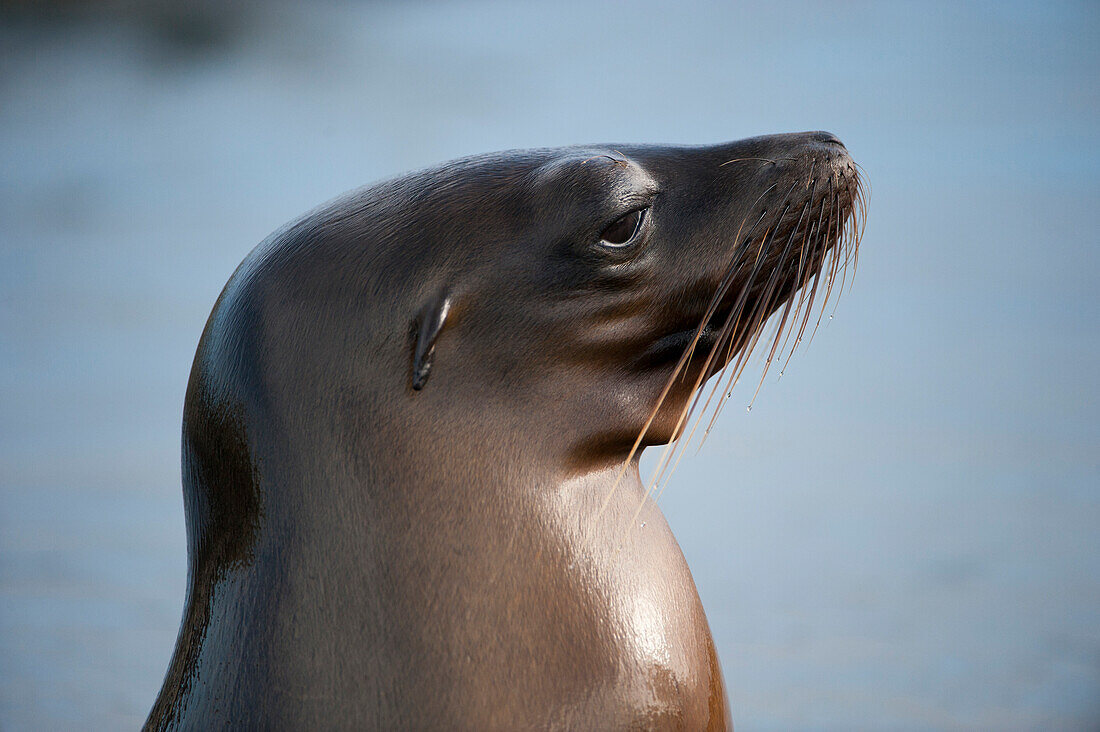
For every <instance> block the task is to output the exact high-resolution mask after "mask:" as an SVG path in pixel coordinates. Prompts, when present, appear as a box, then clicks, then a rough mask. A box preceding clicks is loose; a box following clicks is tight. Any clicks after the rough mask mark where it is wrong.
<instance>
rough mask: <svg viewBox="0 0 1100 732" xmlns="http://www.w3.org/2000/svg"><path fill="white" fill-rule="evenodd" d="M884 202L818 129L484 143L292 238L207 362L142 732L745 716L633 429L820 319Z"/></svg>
mask: <svg viewBox="0 0 1100 732" xmlns="http://www.w3.org/2000/svg"><path fill="white" fill-rule="evenodd" d="M862 200H863V199H862V195H861V188H860V183H859V175H858V173H857V171H856V169H855V167H854V166H853V163H852V161H851V158H850V157H849V155H848V153H847V151H846V150H845V148H844V146H843V145H842V144H841V143H840V141H839V140H837V139H836V138H835V137H833V136H832V135H829V134H827V133H820V132H815V133H803V134H795V135H777V136H768V137H758V138H753V139H748V140H743V141H740V142H734V143H728V144H722V145H715V146H709V147H681V146H633V145H632V146H622V145H601V146H587V147H570V148H561V149H537V150H526V151H509V152H504V153H497V154H490V155H481V156H476V157H471V158H466V159H463V160H458V161H454V162H451V163H447V164H445V165H442V166H440V167H436V168H432V169H429V170H424V171H421V172H417V173H413V174H410V175H406V176H404V177H400V178H397V179H394V180H390V181H387V182H384V183H381V184H378V185H375V186H373V187H368V188H364V189H360V190H357V191H354V192H352V193H350V194H347V195H345V196H343V197H341V198H338V199H336V200H334V201H332V202H330V203H328V204H325V205H323V206H321V207H319V208H317V209H315V210H314V211H312V212H310V213H307V214H306V215H304V216H303V217H301V218H299V219H298V220H296V221H294V222H292V223H290V224H289V225H287V226H285V227H284V228H282V229H280V230H279V231H277V232H276V233H274V234H272V235H271V236H270V237H269V238H268V239H266V240H265V241H264V242H262V243H261V244H260V245H259V246H258V247H257V248H256V249H255V250H253V252H252V253H251V254H249V255H248V257H247V258H246V259H245V260H244V262H243V263H242V264H241V265H240V267H239V268H238V269H237V271H236V272H235V273H234V274H233V276H232V278H231V279H230V280H229V282H228V284H227V285H226V287H225V289H224V291H223V292H222V294H221V296H220V298H219V299H218V301H217V303H216V304H215V306H214V309H213V312H212V314H211V315H210V319H209V321H208V323H207V325H206V329H205V331H204V333H203V336H202V339H201V341H200V343H199V346H198V351H197V353H196V355H195V361H194V365H193V368H192V372H191V379H190V383H189V386H188V390H187V397H186V405H185V411H184V419H183V461H182V462H183V486H184V500H185V508H186V515H187V535H188V558H189V580H188V581H189V584H188V594H187V601H186V607H185V610H184V616H183V622H182V626H181V629H180V633H179V638H178V640H177V645H176V649H175V654H174V656H173V658H172V660H171V663H170V666H169V669H168V672H167V676H166V678H165V681H164V686H163V689H162V691H161V693H160V696H159V698H158V699H157V700H156V702H155V705H154V706H153V709H152V712H151V714H150V716H149V719H148V721H147V724H146V727H147V728H148V729H168V728H172V729H176V728H187V729H210V728H214V727H222V726H226V725H232V726H234V727H248V728H252V727H260V728H280V729H291V728H294V729H297V728H310V729H312V728H337V727H339V728H362V729H431V728H439V729H478V730H491V729H507V730H517V729H619V728H647V729H651V728H662V729H664V728H668V729H729V728H730V727H731V722H730V714H729V709H728V703H727V699H726V692H725V688H724V684H723V680H722V673H721V670H720V668H719V664H718V659H717V655H716V653H715V648H714V643H713V641H712V639H711V634H710V630H709V628H708V625H707V621H706V617H705V615H704V613H703V608H702V606H701V604H700V601H699V597H698V593H697V592H696V589H695V585H694V583H693V581H692V578H691V574H690V572H689V570H688V567H687V565H686V563H685V561H684V557H683V555H682V553H681V551H680V548H679V546H678V545H677V543H676V540H675V539H674V538H673V536H672V534H671V532H670V530H669V527H668V525H667V524H666V523H665V521H664V519H663V517H662V516H661V514H660V511H659V510H658V509H657V508H656V506H655V505H653V503H652V501H651V500H649V499H647V498H646V495H645V494H646V489H645V488H644V487H643V485H642V483H641V480H640V476H639V473H638V457H639V452H640V450H641V449H643V448H644V447H645V446H647V445H654V444H661V443H668V442H669V441H670V440H672V439H673V438H674V437H676V436H677V435H680V434H681V433H683V432H684V430H685V429H686V427H687V425H688V424H689V423H690V421H689V419H688V415H689V413H691V412H692V405H697V406H698V407H699V408H698V409H697V410H695V412H697V413H698V414H702V413H703V411H705V409H706V399H703V400H702V402H701V403H700V395H702V394H703V389H702V388H701V386H702V384H703V382H704V381H705V380H706V378H707V377H709V376H711V375H713V374H716V373H718V372H719V371H721V370H722V369H723V368H724V367H727V365H729V366H731V367H732V370H730V369H727V370H728V371H730V372H731V373H733V374H735V373H738V372H739V370H740V368H742V367H743V362H744V358H745V356H747V354H748V352H749V351H751V350H752V347H753V345H755V344H756V343H757V341H758V339H759V337H760V333H761V331H762V330H763V328H764V323H765V320H767V319H768V316H769V315H771V314H772V313H773V312H775V311H777V310H782V315H781V316H780V318H781V321H780V327H779V330H778V332H777V334H776V337H775V341H774V344H773V345H772V346H770V348H771V353H770V354H769V356H768V357H769V361H770V360H771V359H772V358H774V357H775V354H776V352H777V349H778V348H780V336H781V335H783V333H784V332H786V333H787V334H788V335H790V334H791V331H792V330H794V325H793V324H795V323H796V321H798V314H799V312H803V313H804V315H803V316H802V319H801V321H800V323H801V324H800V327H799V329H798V335H797V337H796V340H795V341H794V343H796V344H797V343H798V341H800V340H801V339H802V334H803V331H805V329H806V324H807V319H808V318H809V313H810V306H813V305H814V301H815V298H817V303H818V304H820V303H821V302H822V301H823V300H824V299H826V297H827V294H828V291H831V289H832V282H833V279H834V277H835V275H836V273H837V269H838V265H837V262H838V261H840V259H841V256H840V255H841V254H844V255H847V254H849V253H851V252H852V251H853V250H854V242H855V241H856V235H857V234H858V231H857V229H858V225H857V224H858V220H859V213H860V210H861V202H862ZM844 258H845V259H847V256H845V257H844ZM827 262H829V263H831V264H826V263H827ZM819 282H825V283H827V288H824V289H825V293H824V294H823V293H822V291H821V289H819V288H818V287H817V284H818V283H819ZM811 283H812V284H811ZM796 305H797V307H795V306H796ZM792 310H793V312H794V317H793V318H792V317H791V313H792ZM784 329H786V330H784ZM716 383H719V382H718V380H716ZM724 389H725V387H723V390H724ZM718 401H719V402H720V401H721V395H720V396H719V400H718ZM643 510H644V512H643Z"/></svg>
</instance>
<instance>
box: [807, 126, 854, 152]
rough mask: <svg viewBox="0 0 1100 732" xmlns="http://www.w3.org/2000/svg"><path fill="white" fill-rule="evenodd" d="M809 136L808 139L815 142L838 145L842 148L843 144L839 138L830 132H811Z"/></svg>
mask: <svg viewBox="0 0 1100 732" xmlns="http://www.w3.org/2000/svg"><path fill="white" fill-rule="evenodd" d="M809 134H810V138H811V139H812V140H814V141H815V142H821V143H827V144H833V145H839V146H840V147H844V143H843V142H841V141H840V138H839V137H837V136H836V135H834V134H833V133H832V132H825V131H824V130H820V131H818V132H811V133H809ZM845 149H847V148H845Z"/></svg>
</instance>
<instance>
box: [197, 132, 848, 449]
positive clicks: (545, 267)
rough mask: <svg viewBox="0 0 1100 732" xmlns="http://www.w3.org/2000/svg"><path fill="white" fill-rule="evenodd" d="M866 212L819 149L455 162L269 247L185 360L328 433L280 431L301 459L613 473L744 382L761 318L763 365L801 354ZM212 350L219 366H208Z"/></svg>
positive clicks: (300, 226)
mask: <svg viewBox="0 0 1100 732" xmlns="http://www.w3.org/2000/svg"><path fill="white" fill-rule="evenodd" d="M861 201H862V197H861V188H860V177H859V175H858V173H857V170H856V167H855V165H854V163H853V162H852V159H851V158H850V156H849V155H848V152H847V151H846V149H845V148H844V146H843V145H842V144H841V143H840V141H839V140H838V139H837V138H835V137H834V136H832V135H831V134H828V133H823V132H811V133H801V134H789V135H773V136H766V137H757V138H751V139H747V140H741V141H738V142H733V143H727V144H721V145H713V146H700V147H686V146H631V145H601V146H580V147H568V148H558V149H536V150H525V151H509V152H503V153H497V154H489V155H481V156H476V157H471V158H466V159H463V160H459V161H454V162H451V163H448V164H445V165H443V166H440V167H437V168H432V169H428V170H425V171H421V172H417V173H413V174H411V175H407V176H404V177H401V178H397V179H395V180H391V181H388V182H385V183H382V184H380V185H377V186H373V187H368V188H365V189H361V190H359V191H356V192H353V193H352V194H350V195H347V196H344V197H342V198H339V199H336V200H335V201H333V202H331V203H329V204H327V205H325V206H322V207H320V208H318V209H316V210H315V211H313V212H310V213H309V214H307V215H306V216H304V217H302V218H301V219H299V220H298V221H296V222H294V223H292V224H290V225H289V226H287V227H285V228H284V229H282V230H281V231H279V232H276V233H275V234H274V235H272V237H270V238H269V239H268V240H267V241H266V242H264V243H263V244H262V245H261V246H259V247H257V249H256V250H255V251H254V252H253V254H252V255H250V257H249V258H248V259H247V260H246V261H245V263H244V264H242V266H241V268H240V269H239V270H238V272H237V274H236V275H235V276H234V278H233V279H232V280H231V281H230V283H229V285H228V286H227V288H226V293H224V294H223V298H222V302H221V303H220V304H219V306H218V307H217V308H215V312H214V315H212V317H211V324H212V327H211V329H210V331H208V334H207V338H206V339H204V340H205V341H206V342H205V343H204V344H203V346H200V354H199V357H198V358H197V361H196V363H197V364H201V363H202V362H203V358H204V353H205V354H206V357H207V358H217V359H219V360H223V361H224V360H226V359H228V358H233V359H235V360H236V361H237V369H236V370H239V371H240V373H241V375H242V377H243V376H247V378H241V379H240V382H239V383H238V387H250V388H251V391H252V392H253V394H252V397H245V396H244V395H239V396H240V397H241V398H240V400H241V401H243V402H245V403H251V404H253V405H255V406H263V407H264V408H265V409H270V407H272V406H273V405H276V404H277V405H278V406H277V409H276V414H275V416H276V417H278V418H279V419H280V420H282V421H283V422H284V423H285V425H286V426H295V420H294V419H293V417H291V416H290V415H305V414H310V415H327V417H326V422H325V424H322V425H316V424H309V425H306V424H301V425H297V426H298V427H301V428H302V429H308V430H309V431H310V432H311V434H312V435H313V437H311V442H312V441H313V439H315V438H316V436H317V435H318V433H319V432H324V431H325V430H329V429H332V430H336V431H341V430H345V431H351V432H354V433H356V434H359V435H362V434H370V435H376V434H377V432H378V431H379V430H386V429H389V430H391V431H392V430H394V429H397V430H399V431H400V433H401V434H408V435H420V437H419V438H418V439H420V440H423V441H424V442H422V444H431V443H432V442H435V443H440V442H446V443H448V444H450V443H453V442H454V441H456V440H459V441H463V439H464V437H469V444H470V445H472V444H474V443H481V444H492V445H493V449H494V450H497V451H500V450H502V449H503V447H504V446H506V445H507V444H509V443H515V444H514V447H515V448H516V449H517V450H527V451H528V452H531V451H530V448H529V447H525V446H529V445H531V444H537V445H538V446H539V448H538V451H537V452H538V454H539V455H541V456H544V457H546V458H547V459H552V460H556V461H558V462H559V463H561V464H563V465H566V464H567V465H570V466H572V467H571V469H584V467H585V466H590V465H594V464H596V463H601V462H609V461H610V462H613V461H615V460H622V459H624V457H625V456H626V455H628V454H630V453H631V452H632V448H633V449H634V450H636V449H637V448H639V447H641V446H645V445H649V444H658V443H664V442H668V441H669V440H671V439H673V438H674V437H675V436H676V435H677V434H678V433H679V432H680V431H682V429H683V428H684V425H685V419H684V416H685V409H686V407H687V405H688V404H689V403H690V401H691V398H692V396H693V395H695V394H698V393H699V391H700V389H699V387H700V386H701V384H702V382H703V380H704V379H705V377H707V376H710V375H713V374H715V373H717V372H718V371H720V370H722V369H723V368H724V367H726V366H727V364H729V363H730V362H731V360H732V361H733V364H734V370H735V371H739V369H740V368H742V367H743V366H744V360H745V357H746V356H747V353H748V351H749V350H751V349H752V346H754V345H756V344H757V342H758V340H761V338H760V336H761V331H762V329H763V327H764V323H765V321H766V320H768V317H769V316H770V315H772V314H773V313H775V312H776V311H777V310H782V311H783V312H782V315H781V316H780V318H781V322H780V324H779V327H778V332H777V334H776V335H775V336H774V337H773V339H772V340H770V341H768V342H766V343H765V344H764V347H765V348H766V349H767V351H768V353H767V355H768V357H769V361H770V360H771V359H772V358H774V357H775V355H776V353H777V350H778V347H779V346H780V345H781V337H783V336H784V335H785V334H787V335H793V337H791V338H790V339H789V340H790V342H791V343H792V344H797V343H798V342H799V341H800V340H801V338H802V337H803V333H804V331H805V327H806V319H807V318H809V317H810V313H811V307H810V306H812V305H815V304H816V305H819V306H820V305H821V304H822V302H823V301H824V300H825V299H826V297H827V294H828V292H829V291H830V290H831V286H832V280H833V278H834V277H835V275H836V274H837V263H838V262H840V261H842V260H844V259H846V258H848V255H850V254H852V253H853V252H854V249H855V246H854V244H855V242H856V241H857V239H858V225H859V213H860V210H861V208H860V206H861ZM831 254H838V255H841V256H836V257H832V258H831V259H830V255H831ZM830 261H831V262H832V264H828V262H830ZM819 282H824V283H825V284H824V286H823V287H820V288H819V287H818V283H819ZM228 326H233V327H228ZM791 331H793V334H792V333H791ZM219 333H220V334H221V338H220V340H221V342H222V343H223V345H232V346H233V348H232V349H230V350H231V352H230V351H226V350H225V349H218V348H212V347H211V346H216V344H217V342H218V340H219ZM211 336H213V337H211ZM242 346H243V347H242ZM246 360H247V361H248V363H247V364H245V361H246ZM232 370H233V369H226V368H224V364H223V367H219V368H217V369H214V370H213V371H214V372H216V373H219V374H223V375H224V374H226V373H227V371H232ZM257 375H259V377H257ZM258 378H259V380H260V381H262V383H258V382H257V379H258ZM199 386H200V387H201V386H202V384H200V385H199ZM238 390H239V389H238ZM248 390H249V389H245V391H248ZM207 391H208V390H207ZM260 391H262V395H261V394H260V393H259V392H260ZM261 396H262V399H261V398H259V397H261ZM719 401H720V397H719ZM261 402H262V405H261ZM205 403H209V402H208V401H207V402H205ZM340 415H343V417H341V416H340ZM265 419H268V418H265ZM444 434H445V435H446V438H445V439H444V438H443V437H441V435H444ZM372 439H373V438H372Z"/></svg>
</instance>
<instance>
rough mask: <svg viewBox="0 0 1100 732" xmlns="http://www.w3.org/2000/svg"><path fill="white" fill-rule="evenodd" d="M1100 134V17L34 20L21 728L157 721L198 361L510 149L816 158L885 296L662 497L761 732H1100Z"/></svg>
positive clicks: (17, 475) (682, 6)
mask: <svg viewBox="0 0 1100 732" xmlns="http://www.w3.org/2000/svg"><path fill="white" fill-rule="evenodd" d="M1098 120H1100V5H1098V4H1097V3H1095V2H1081V3H1061V2H1057V3H1052V2H1042V3H1015V2H988V3H959V2H939V3H937V2H922V3H908V4H905V3H869V2H868V3H865V2H836V3H831V2H830V3H820V2H760V3H751V4H743V3H722V4H717V3H716V4H688V3H675V4H674V3H657V2H652V3H625V2H622V3H619V2H616V3H592V2H585V3H577V4H569V3H562V2H555V3H544V4H528V3H525V2H516V1H515V0H509V1H506V2H465V3H455V2H446V3H445V2H360V3H353V2H335V1H333V2H315V3H308V4H305V3H303V4H301V5H293V4H287V3H264V4H260V3H221V2H214V1H213V0H211V1H210V2H206V3H201V2H200V3H187V4H176V3H164V2H145V3H138V2H77V1H74V2H69V3H43V2H31V1H30V0H28V1H27V2H14V3H13V2H11V1H10V0H8V1H7V2H3V3H2V4H0V728H3V729H5V730H18V729H124V728H135V727H137V726H138V725H140V723H141V722H142V721H143V720H144V718H145V715H146V714H147V712H148V709H149V707H150V706H151V704H152V702H153V699H154V697H155V696H156V694H157V691H158V689H159V687H160V683H161V679H162V677H163V674H164V671H165V669H166V667H167V663H168V659H169V656H170V655H171V651H172V647H173V643H174V640H175V635H176V631H177V628H178V625H179V620H180V615H181V612H182V608H183V598H184V582H185V576H186V555H185V545H184V522H183V506H182V499H181V493H180V476H179V430H180V417H181V410H182V403H183V395H184V389H185V385H186V382H187V377H188V372H189V370H190V365H191V358H192V355H193V353H194V348H195V345H196V343H197V341H198V338H199V334H200V333H201V331H202V328H203V325H204V322H205V319H206V316H207V314H208V313H209V310H210V308H211V306H212V305H213V302H214V300H215V298H216V297H217V295H218V292H219V291H220V289H221V287H222V285H223V284H224V282H225V280H226V279H227V278H228V277H229V275H230V273H231V272H232V271H233V269H234V267H235V266H236V264H237V263H238V262H239V261H240V260H241V258H242V257H244V255H245V254H246V253H247V252H248V251H249V250H250V249H251V248H252V247H253V246H254V245H255V244H256V243H258V242H259V241H260V240H261V239H262V238H263V237H264V236H266V235H267V234H268V233H269V232H270V231H272V230H273V229H275V228H276V227H277V226H279V225H280V224H282V223H283V222H285V221H287V220H288V219H290V218H292V217H294V216H296V215H297V214H299V213H301V212H302V211H304V210H306V209H308V208H311V207H312V206H314V205H315V204H317V203H319V202H321V201H324V200H326V199H328V198H330V197H332V196H334V195H336V194H338V193H341V192H342V191H344V190H346V189H348V188H352V187H355V186H359V185H362V184H364V183H368V182H371V181H374V180H377V179H380V178H384V177H388V176H391V175H395V174H398V173H401V172H404V171H407V170H410V169H414V168H417V167H420V166H424V165H428V164H431V163H436V162H439V161H442V160H446V159H449V158H453V157H457V156H461V155H466V154H471V153H478V152H484V151H489V150H497V149H505V148H513V147H530V146H548V145H563V144H571V143H584V142H616V141H618V142H668V143H713V142H719V141H723V140H732V139H737V138H740V137H745V136H749V135H756V134H762V133H771V132H787V131H800V130H816V129H827V130H830V131H832V132H835V133H836V134H838V135H839V136H840V137H841V138H842V139H843V140H844V142H845V143H846V144H847V146H848V148H849V150H850V151H851V153H852V155H853V156H854V157H855V159H856V160H857V161H858V162H860V163H861V164H862V165H863V167H864V169H865V171H866V173H867V176H868V178H869V180H870V182H871V185H872V193H871V199H870V207H869V220H868V224H867V230H866V236H865V238H864V243H863V248H862V251H861V256H860V270H859V276H858V278H857V279H856V282H855V285H854V287H853V288H852V290H851V292H850V293H849V294H846V295H845V296H844V297H843V298H842V299H841V301H840V303H839V309H838V310H837V312H836V317H835V319H834V320H832V321H826V322H823V324H822V330H821V331H820V332H819V333H818V334H817V337H816V338H815V340H814V342H813V343H812V345H811V346H810V348H809V349H808V350H805V351H800V353H799V354H797V355H796V356H795V358H794V360H793V361H792V362H791V365H790V366H789V367H788V368H787V370H786V374H785V376H784V377H783V379H782V381H780V382H779V383H776V380H777V376H778V374H777V371H772V372H771V373H770V374H769V375H768V377H767V381H766V383H765V384H764V388H763V389H762V390H761V394H760V396H759V397H758V398H757V400H756V402H755V405H754V407H753V409H752V411H751V413H749V412H746V410H745V409H744V406H745V405H746V404H747V403H748V401H749V399H750V398H751V395H752V394H751V392H752V386H754V385H755V382H754V380H753V379H748V380H746V381H745V382H744V383H743V385H742V386H741V387H740V389H739V391H737V392H735V393H734V396H733V399H732V400H731V402H730V404H729V405H728V407H727V409H726V411H725V413H724V415H723V418H722V419H721V420H719V426H718V428H717V429H716V430H715V432H714V433H713V434H712V435H711V437H710V438H709V440H708V442H707V443H706V445H705V446H704V447H703V449H702V451H701V452H700V453H699V455H698V456H697V457H694V458H689V459H685V460H684V462H683V463H681V465H680V467H679V470H678V472H677V474H676V476H675V478H674V480H673V482H672V485H671V486H670V488H669V489H668V491H666V492H665V494H664V496H663V497H662V499H661V505H662V507H663V508H664V510H665V512H666V514H667V516H668V518H669V521H670V522H671V524H672V526H673V530H674V531H675V532H676V534H677V536H678V537H679V539H680V541H681V543H682V545H683V548H684V552H685V554H686V555H687V558H688V562H689V564H690V566H691V567H692V570H693V572H694V575H695V579H696V582H697V584H698V587H699V592H700V594H701V595H702V598H703V604H704V606H705V608H706V610H707V613H708V616H709V618H710V622H711V625H712V627H713V631H714V636H715V640H716V642H717V645H718V649H719V651H720V655H721V661H722V665H723V668H724V671H725V675H726V683H727V686H728V688H729V693H730V699H731V705H732V709H733V715H734V720H735V723H736V725H737V728H738V730H741V731H745V730H792V729H807V730H853V729H894V730H910V729H912V730H924V729H973V730H990V729H998V730H1007V729H1043V730H1049V729H1074V730H1076V729H1080V730H1086V729H1088V730H1095V729H1098V728H1100V410H1098V406H1100V404H1098V397H1100V379H1098V374H1100V326H1098V323H1100V298H1098V296H1097V293H1096V281H1097V274H1098V272H1100V255H1098V253H1097V245H1098V243H1100V242H1098V239H1100V237H1098V235H1097V233H1096V212H1097V207H1098V205H1100V197H1098V193H1100V176H1098V172H1097V171H1098V169H1100V168H1098V164H1100V145H1098V143H1097V133H1098V132H1100V129H1098V124H1097V121H1098ZM749 382H752V383H749ZM651 461H652V458H650V464H651ZM643 467H644V466H643Z"/></svg>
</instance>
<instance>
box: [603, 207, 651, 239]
mask: <svg viewBox="0 0 1100 732" xmlns="http://www.w3.org/2000/svg"><path fill="white" fill-rule="evenodd" d="M647 210H648V209H645V208H639V209H636V210H634V211H631V212H630V213H628V214H627V215H626V216H622V217H620V218H619V219H617V220H616V221H615V222H614V223H612V224H611V226H608V227H607V228H606V229H604V230H603V232H602V233H601V234H600V244H606V245H607V246H611V247H622V246H626V245H627V244H629V243H630V242H631V241H633V240H634V237H636V236H637V235H638V232H639V231H640V230H641V228H642V222H643V221H645V212H646V211H647Z"/></svg>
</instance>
